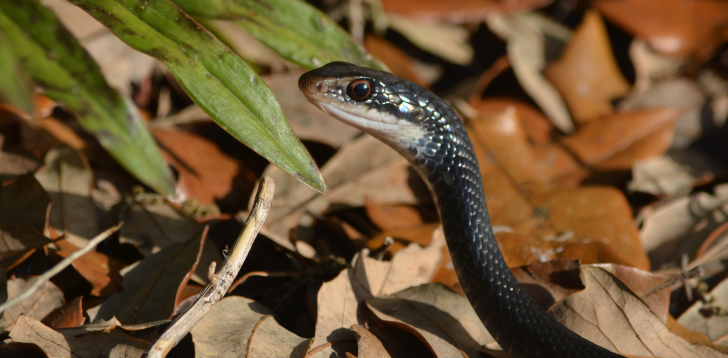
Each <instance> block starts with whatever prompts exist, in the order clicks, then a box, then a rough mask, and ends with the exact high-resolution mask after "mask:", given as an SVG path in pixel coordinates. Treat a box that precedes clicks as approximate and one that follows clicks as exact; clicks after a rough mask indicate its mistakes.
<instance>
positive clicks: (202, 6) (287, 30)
mask: <svg viewBox="0 0 728 358" xmlns="http://www.w3.org/2000/svg"><path fill="white" fill-rule="evenodd" d="M174 2H175V3H176V4H177V5H179V7H181V8H182V9H183V10H184V11H185V12H187V13H188V14H190V15H192V16H195V17H200V18H208V19H219V20H232V21H235V22H236V23H237V24H239V25H240V26H242V27H243V28H245V29H246V30H248V31H250V33H251V34H253V36H255V37H256V38H257V39H258V40H260V41H261V42H263V43H264V44H266V45H267V46H268V47H270V48H271V49H273V50H274V51H276V52H278V53H279V54H280V55H281V56H283V57H284V58H286V59H288V60H290V61H292V62H294V63H296V64H297V65H299V66H301V67H303V68H307V69H314V68H317V67H321V66H322V65H324V64H327V63H329V62H333V61H346V62H351V63H355V64H358V65H360V66H366V67H371V68H376V69H380V70H386V68H385V67H384V66H383V65H382V64H381V63H380V62H378V61H377V60H375V59H373V58H372V57H371V56H370V55H369V54H368V53H367V52H366V51H364V50H363V49H362V48H361V47H359V46H358V45H357V44H356V43H355V42H354V41H353V40H352V39H351V36H349V34H348V33H347V32H346V31H344V29H342V28H341V27H340V26H339V25H338V24H336V22H334V21H333V20H331V19H330V18H329V17H328V16H326V14H324V13H322V12H321V11H319V10H318V9H316V8H315V7H313V6H311V5H309V4H307V3H305V2H303V1H300V0H265V1H260V0H208V1H200V0H174Z"/></svg>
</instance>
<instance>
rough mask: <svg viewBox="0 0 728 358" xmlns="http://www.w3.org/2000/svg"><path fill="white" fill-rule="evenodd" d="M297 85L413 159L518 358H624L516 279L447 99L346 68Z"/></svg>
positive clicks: (460, 259)
mask: <svg viewBox="0 0 728 358" xmlns="http://www.w3.org/2000/svg"><path fill="white" fill-rule="evenodd" d="M298 87H299V89H300V90H301V91H302V92H303V94H304V96H305V97H306V98H307V99H308V100H309V101H310V102H311V103H312V104H314V105H316V106H317V107H319V108H320V109H322V110H323V111H324V112H326V113H328V114H329V115H331V116H333V117H334V118H337V119H339V120H341V121H343V122H345V123H347V124H350V125H352V126H354V127H356V128H359V129H360V130H362V131H364V132H367V133H369V134H371V135H373V136H375V137H376V138H378V139H380V140H381V141H383V142H385V143H386V144H388V145H390V146H391V147H392V148H394V149H395V150H397V151H398V152H399V153H400V154H402V155H403V156H404V157H405V158H407V159H408V160H409V162H410V163H411V164H412V166H413V167H414V168H415V170H416V171H417V172H418V173H419V175H420V176H421V177H422V178H423V180H424V181H425V182H426V184H427V185H428V187H429V189H430V192H431V194H432V195H433V198H434V199H435V202H436V203H437V208H438V212H439V214H440V219H441V221H442V226H443V229H444V232H445V237H446V241H447V245H448V249H449V250H450V255H451V257H452V262H453V265H454V268H455V271H456V273H457V276H458V279H459V280H460V284H461V285H462V288H463V291H464V292H465V294H466V296H467V297H468V300H469V301H470V303H471V304H472V306H473V308H474V309H475V312H476V313H477V314H478V316H479V318H480V319H481V321H482V322H483V324H484V325H485V327H486V328H487V329H488V331H489V332H490V333H491V335H492V336H493V338H495V340H496V341H497V342H498V344H500V346H501V347H502V348H503V349H504V350H505V351H506V352H507V353H508V354H510V356H511V357H513V358H521V357H560V358H567V357H621V356H620V355H618V354H616V353H613V352H611V351H609V350H607V349H605V348H602V347H600V346H598V345H596V344H594V343H592V342H590V341H588V340H586V339H584V338H582V337H581V336H579V335H577V334H576V333H574V332H572V331H571V330H569V329H568V328H566V327H565V326H564V325H562V324H561V323H559V322H557V321H556V320H555V319H554V318H552V317H551V316H549V315H548V314H547V313H546V312H545V311H544V310H543V309H541V308H540V307H539V306H538V305H537V304H536V303H535V302H534V301H533V300H532V299H531V298H530V297H529V296H528V295H527V294H526V292H525V291H524V290H523V288H521V286H520V285H519V283H518V282H517V281H516V278H515V277H514V276H513V274H512V273H511V270H510V269H509V268H508V266H507V265H506V262H505V261H504V259H503V255H502V254H501V252H500V250H499V248H498V244H497V243H496V240H495V236H494V235H493V229H492V227H491V224H490V219H489V217H488V209H487V208H486V205H485V194H484V192H483V182H482V178H481V175H480V169H479V167H478V162H477V160H476V157H475V153H474V151H473V145H472V143H471V142H470V139H469V137H468V134H467V133H466V131H465V128H464V127H463V124H462V122H461V121H460V119H459V118H458V116H457V114H456V113H455V112H454V111H453V109H452V108H450V106H449V105H447V103H445V101H443V100H442V99H440V98H439V97H437V96H436V95H435V94H434V93H432V92H430V91H428V90H426V89H424V88H422V87H421V86H419V85H416V84H414V83H412V82H409V81H406V80H404V79H401V78H399V77H397V76H394V75H392V74H389V73H386V72H381V71H376V70H372V69H368V68H364V67H359V66H356V65H353V64H349V63H345V62H333V63H330V64H328V65H326V66H324V67H321V68H319V69H316V70H313V71H310V72H307V73H305V74H304V75H303V76H301V78H300V79H299V82H298ZM362 155H366V153H362Z"/></svg>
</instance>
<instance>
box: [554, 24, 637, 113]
mask: <svg viewBox="0 0 728 358" xmlns="http://www.w3.org/2000/svg"><path fill="white" fill-rule="evenodd" d="M544 76H546V78H548V80H549V81H550V82H551V83H552V84H553V85H554V87H556V89H557V90H558V91H559V92H560V93H561V95H562V96H563V98H564V101H565V102H566V105H568V106H569V109H570V110H571V115H572V116H573V117H574V121H575V122H576V123H577V125H579V124H584V123H587V122H591V121H593V120H595V119H597V118H599V117H603V116H606V115H609V114H612V112H613V111H614V109H613V108H612V103H611V101H612V100H613V99H615V98H617V97H621V96H624V95H626V94H627V93H628V92H629V89H630V88H629V87H630V86H629V83H627V80H625V79H624V77H623V76H622V72H621V71H620V70H619V67H618V66H617V62H616V60H615V59H614V55H613V54H612V47H611V46H610V44H609V36H607V29H606V28H605V26H604V22H603V21H602V19H601V17H600V16H599V13H597V12H596V11H595V10H587V12H586V13H585V14H584V19H583V20H582V22H581V24H580V25H579V26H578V27H577V28H576V30H574V34H573V35H572V36H571V39H570V40H569V43H568V44H566V47H565V48H564V51H563V52H562V53H561V57H560V58H559V59H558V60H556V61H554V62H551V63H549V64H548V65H547V66H546V68H545V69H544Z"/></svg>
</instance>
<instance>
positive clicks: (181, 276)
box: [96, 230, 207, 324]
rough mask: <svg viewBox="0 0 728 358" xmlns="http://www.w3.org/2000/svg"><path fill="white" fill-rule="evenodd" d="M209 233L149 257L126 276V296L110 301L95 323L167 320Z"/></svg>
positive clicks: (113, 297) (120, 294)
mask: <svg viewBox="0 0 728 358" xmlns="http://www.w3.org/2000/svg"><path fill="white" fill-rule="evenodd" d="M206 234H207V231H206V230H205V231H204V232H202V233H200V234H198V235H196V236H194V237H192V238H190V239H189V240H187V241H185V242H183V243H177V244H174V245H171V246H169V247H167V248H166V249H164V250H162V251H160V252H158V253H156V254H154V255H152V256H149V257H147V258H146V259H144V260H142V261H140V262H139V263H138V264H137V265H135V266H134V267H133V268H132V269H131V270H130V271H128V272H127V273H126V274H125V275H124V283H123V286H124V292H122V293H115V294H114V295H112V296H111V297H109V299H108V300H106V302H104V304H103V305H101V308H100V309H99V312H98V315H97V316H96V319H98V318H101V319H110V318H112V317H116V318H117V319H118V320H119V321H120V322H122V323H124V324H133V323H140V322H153V321H157V320H162V319H168V318H169V317H171V316H172V313H173V312H174V307H175V306H176V303H177V294H178V292H179V291H181V290H182V289H183V288H184V286H185V285H186V284H187V281H188V280H189V278H190V276H191V275H192V272H194V270H195V269H196V268H197V264H198V262H199V258H200V255H201V252H202V246H203V245H204V243H205V236H206Z"/></svg>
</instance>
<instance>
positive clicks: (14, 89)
mask: <svg viewBox="0 0 728 358" xmlns="http://www.w3.org/2000/svg"><path fill="white" fill-rule="evenodd" d="M0 48H1V49H2V51H0V102H8V103H10V104H12V105H14V106H16V107H18V109H20V110H22V111H24V112H25V113H28V114H32V113H31V112H33V97H32V94H33V91H32V89H31V88H30V79H29V78H28V76H27V73H25V71H24V70H23V68H22V66H21V64H20V58H19V57H18V55H17V54H16V53H15V48H14V46H13V44H12V43H11V42H10V38H8V36H7V35H6V34H5V32H4V31H3V30H2V28H0Z"/></svg>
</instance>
